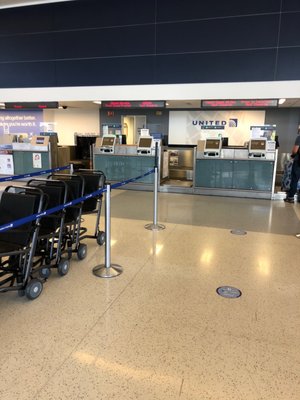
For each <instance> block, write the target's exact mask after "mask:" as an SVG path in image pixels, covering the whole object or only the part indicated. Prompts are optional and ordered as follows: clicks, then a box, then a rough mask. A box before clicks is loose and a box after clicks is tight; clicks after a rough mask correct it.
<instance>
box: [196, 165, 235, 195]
mask: <svg viewBox="0 0 300 400" xmlns="http://www.w3.org/2000/svg"><path fill="white" fill-rule="evenodd" d="M232 165H233V162H232V161H231V160H220V159H218V160H215V159H214V160H211V159H203V160H202V159H201V160H197V161H196V174H195V186H196V187H206V188H225V189H228V188H232V179H233V167H232Z"/></svg>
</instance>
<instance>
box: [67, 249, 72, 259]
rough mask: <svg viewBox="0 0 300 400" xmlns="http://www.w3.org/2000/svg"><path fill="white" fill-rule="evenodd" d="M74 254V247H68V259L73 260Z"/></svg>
mask: <svg viewBox="0 0 300 400" xmlns="http://www.w3.org/2000/svg"><path fill="white" fill-rule="evenodd" d="M72 253H73V250H72V247H68V248H67V257H68V260H71V258H72Z"/></svg>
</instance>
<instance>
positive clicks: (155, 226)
mask: <svg viewBox="0 0 300 400" xmlns="http://www.w3.org/2000/svg"><path fill="white" fill-rule="evenodd" d="M153 194H154V199H153V223H152V224H146V225H145V228H146V229H149V230H152V231H159V230H162V229H165V228H166V227H165V225H163V224H158V223H157V214H158V213H157V210H158V144H157V143H155V166H154V191H153Z"/></svg>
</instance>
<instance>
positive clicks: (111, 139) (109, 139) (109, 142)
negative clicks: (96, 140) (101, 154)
mask: <svg viewBox="0 0 300 400" xmlns="http://www.w3.org/2000/svg"><path fill="white" fill-rule="evenodd" d="M115 142H116V137H115V136H103V139H102V147H106V146H114V145H115Z"/></svg>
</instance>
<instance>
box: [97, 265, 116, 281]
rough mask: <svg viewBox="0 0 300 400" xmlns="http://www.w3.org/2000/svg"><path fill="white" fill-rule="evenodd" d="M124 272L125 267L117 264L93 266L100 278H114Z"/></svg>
mask: <svg viewBox="0 0 300 400" xmlns="http://www.w3.org/2000/svg"><path fill="white" fill-rule="evenodd" d="M122 272H123V268H122V267H121V266H120V265H117V264H111V266H110V267H108V268H107V267H106V266H105V264H100V265H97V266H96V267H94V268H93V274H94V275H96V276H98V277H99V278H114V277H115V276H118V275H120V274H121V273H122Z"/></svg>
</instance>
